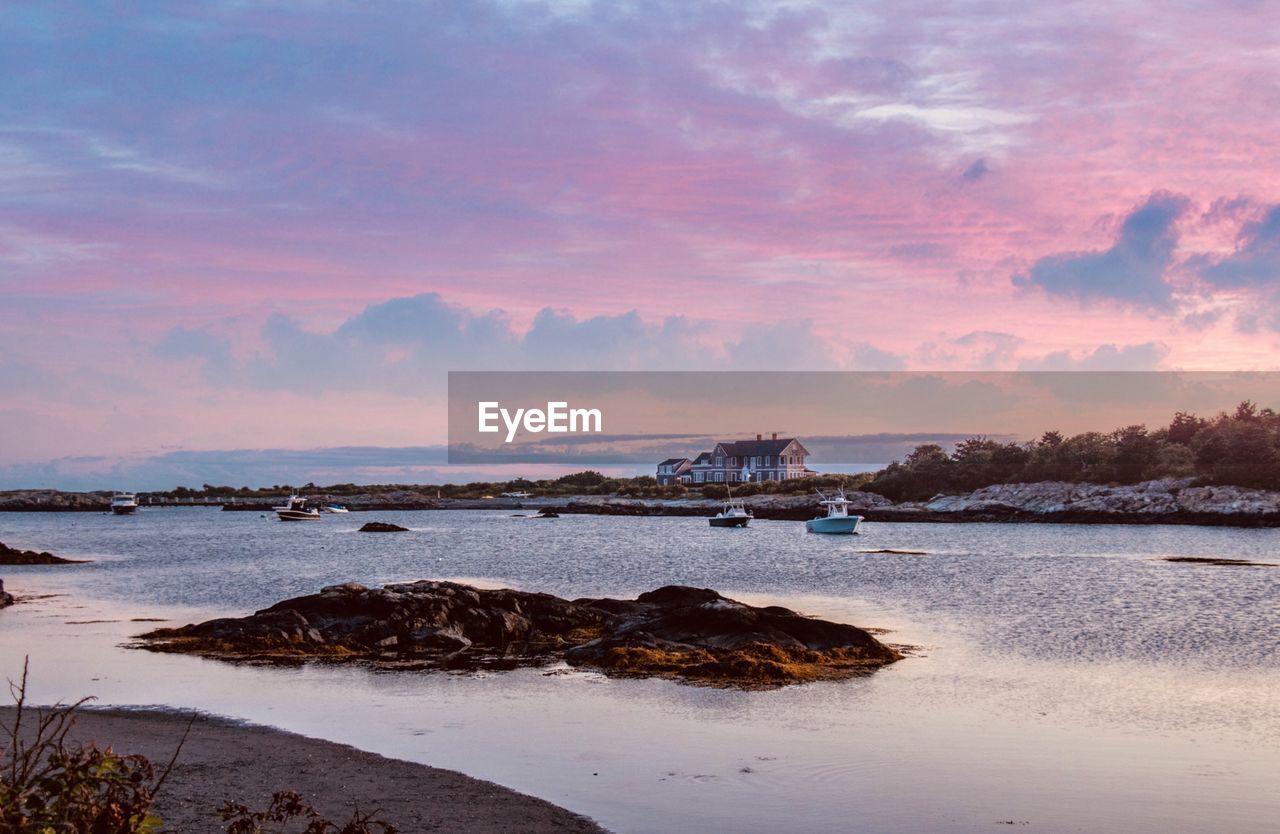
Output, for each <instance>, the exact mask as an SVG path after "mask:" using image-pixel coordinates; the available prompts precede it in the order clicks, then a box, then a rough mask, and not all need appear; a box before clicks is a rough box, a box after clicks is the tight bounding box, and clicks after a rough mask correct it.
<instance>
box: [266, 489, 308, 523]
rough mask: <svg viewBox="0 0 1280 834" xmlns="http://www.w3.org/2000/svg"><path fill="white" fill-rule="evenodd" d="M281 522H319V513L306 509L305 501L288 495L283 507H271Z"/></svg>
mask: <svg viewBox="0 0 1280 834" xmlns="http://www.w3.org/2000/svg"><path fill="white" fill-rule="evenodd" d="M271 509H273V510H275V513H276V515H277V516H278V517H279V518H280V520H281V521H319V520H320V511H319V510H309V509H307V499H305V498H299V497H298V496H296V495H290V496H289V500H288V501H287V502H285V505H284V506H283V507H272V508H271Z"/></svg>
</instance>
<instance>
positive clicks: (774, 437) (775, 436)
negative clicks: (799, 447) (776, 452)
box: [769, 431, 778, 440]
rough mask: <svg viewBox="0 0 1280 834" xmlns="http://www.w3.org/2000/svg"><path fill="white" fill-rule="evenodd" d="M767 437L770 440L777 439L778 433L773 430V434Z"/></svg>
mask: <svg viewBox="0 0 1280 834" xmlns="http://www.w3.org/2000/svg"><path fill="white" fill-rule="evenodd" d="M769 439H770V440H777V439H778V433H777V432H776V431H775V432H774V433H773V436H772V437H770V438H769Z"/></svg>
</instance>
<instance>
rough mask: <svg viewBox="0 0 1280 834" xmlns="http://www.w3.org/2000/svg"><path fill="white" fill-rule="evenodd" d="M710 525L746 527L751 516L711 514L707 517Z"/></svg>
mask: <svg viewBox="0 0 1280 834" xmlns="http://www.w3.org/2000/svg"><path fill="white" fill-rule="evenodd" d="M707 521H708V522H710V523H711V526H712V527H746V526H747V525H748V524H749V523H750V522H751V516H728V517H723V518H722V517H720V516H712V517H711V518H709V519H707Z"/></svg>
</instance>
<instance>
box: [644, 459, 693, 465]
mask: <svg viewBox="0 0 1280 834" xmlns="http://www.w3.org/2000/svg"><path fill="white" fill-rule="evenodd" d="M650 460H652V458H650ZM688 460H689V459H688V458H667V459H666V460H664V461H663V462H662V463H660V464H658V465H659V466H674V465H676V464H677V463H685V462H687V461H688Z"/></svg>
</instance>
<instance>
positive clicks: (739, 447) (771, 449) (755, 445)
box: [719, 437, 807, 457]
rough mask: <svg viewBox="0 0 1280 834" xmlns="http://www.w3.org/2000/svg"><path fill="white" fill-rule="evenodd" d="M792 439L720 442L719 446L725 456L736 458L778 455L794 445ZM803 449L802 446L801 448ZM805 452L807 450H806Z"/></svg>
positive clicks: (793, 439) (794, 440)
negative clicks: (721, 447) (722, 448)
mask: <svg viewBox="0 0 1280 834" xmlns="http://www.w3.org/2000/svg"><path fill="white" fill-rule="evenodd" d="M795 442H796V439H795V438H794V437H779V438H778V439H777V440H722V441H720V443H719V445H720V446H723V447H724V450H725V452H726V453H727V454H730V455H737V456H738V457H753V456H755V455H780V454H782V452H783V450H784V449H786V448H787V447H788V446H790V445H791V444H792V443H795ZM801 448H802V449H803V448H804V447H803V446H802V447H801ZM806 452H807V450H806Z"/></svg>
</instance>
